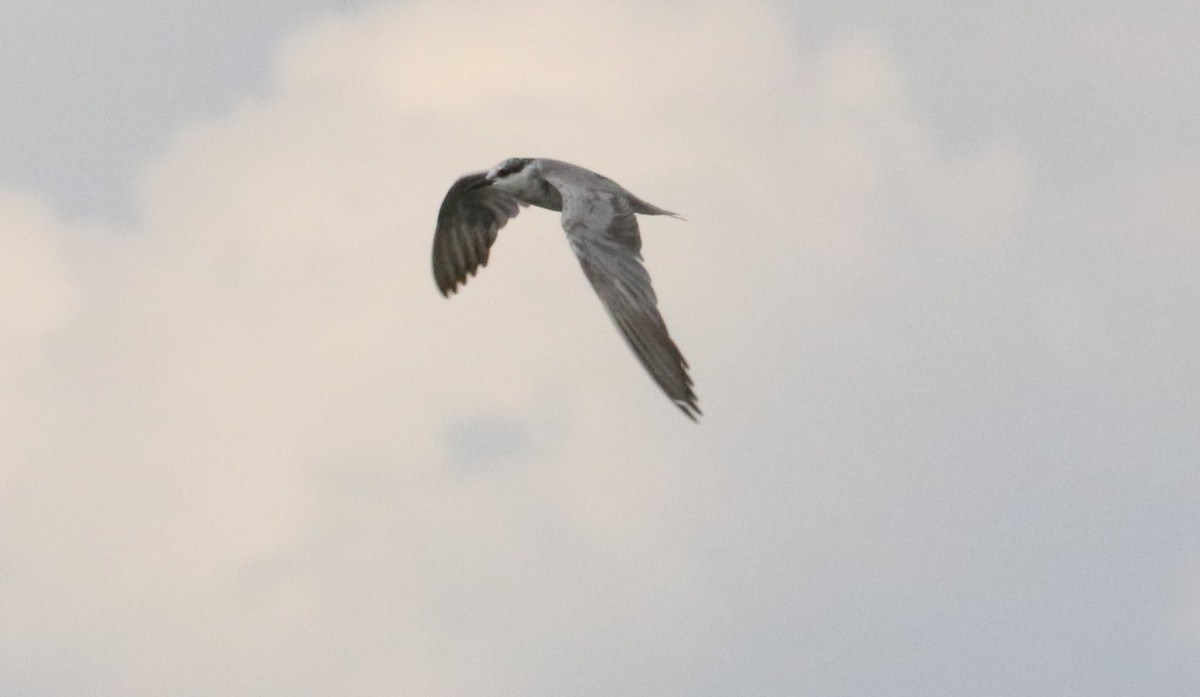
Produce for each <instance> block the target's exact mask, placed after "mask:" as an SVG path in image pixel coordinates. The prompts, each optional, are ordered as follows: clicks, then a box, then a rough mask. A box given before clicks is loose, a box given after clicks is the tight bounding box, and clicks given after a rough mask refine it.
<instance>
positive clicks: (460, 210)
mask: <svg viewBox="0 0 1200 697" xmlns="http://www.w3.org/2000/svg"><path fill="white" fill-rule="evenodd" d="M484 175H485V173H484V172H475V173H473V174H468V175H467V176H465V177H462V178H461V179H459V180H458V181H456V182H454V185H453V186H451V187H450V190H449V191H447V192H446V198H445V199H443V200H442V208H441V210H439V211H438V220H437V231H436V232H435V233H434V235H433V280H434V281H436V282H437V287H438V290H440V291H441V292H442V295H445V296H449V295H450V294H451V293H453V292H454V291H455V290H457V289H458V286H459V284H461V283H466V282H467V277H469V276H472V275H474V274H475V271H476V270H477V269H478V268H479V267H480V266H487V261H488V250H490V249H491V246H492V243H493V242H495V241H496V232H497V231H499V230H500V228H502V227H504V224H505V223H507V222H508V220H509V219H510V218H513V217H515V216H516V215H517V213H519V212H520V210H521V206H523V205H525V204H523V203H521V202H520V201H518V200H517V199H516V198H514V197H513V196H512V195H510V194H506V193H505V192H503V191H500V190H499V189H495V188H493V187H491V186H479V184H480V183H481V182H482V181H483V180H484Z"/></svg>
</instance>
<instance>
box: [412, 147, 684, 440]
mask: <svg viewBox="0 0 1200 697" xmlns="http://www.w3.org/2000/svg"><path fill="white" fill-rule="evenodd" d="M527 205H533V206H538V207H540V208H547V209H549V210H552V211H561V212H562V227H563V230H564V231H565V232H566V233H567V241H568V242H569V243H570V245H571V249H572V250H573V251H574V252H575V256H577V257H578V258H579V263H580V265H581V266H582V267H583V273H584V275H585V276H587V279H588V280H589V281H591V284H592V288H593V289H595V291H596V294H597V295H599V296H600V301H601V302H602V303H603V304H604V308H605V309H606V310H607V311H608V314H609V317H611V318H612V321H613V323H615V324H616V325H617V328H618V329H620V330H621V335H622V336H624V337H625V341H626V342H627V343H628V344H629V347H630V348H631V349H633V352H634V354H636V355H637V357H638V359H639V360H640V361H641V362H642V365H643V366H645V368H646V371H647V372H649V373H650V377H652V378H654V382H656V383H657V384H658V386H659V387H660V388H662V391H663V392H665V393H666V394H667V396H668V397H670V399H671V401H672V402H674V404H675V405H676V406H677V407H679V409H680V410H681V411H683V413H684V414H686V415H687V416H688V418H690V419H691V420H693V421H695V420H696V417H697V416H698V415H699V414H700V407H699V406H698V405H697V400H696V393H695V392H693V391H692V379H691V377H690V376H689V375H688V364H687V361H686V360H684V358H683V354H681V353H680V352H679V347H677V346H676V345H675V342H674V341H672V340H671V336H670V334H668V333H667V325H666V323H665V322H663V318H662V315H661V314H659V312H658V307H657V305H658V299H657V297H656V296H655V294H654V289H653V288H651V287H650V275H649V274H648V273H646V269H645V267H644V266H642V254H641V249H642V238H641V235H639V233H638V224H637V217H636V214H638V213H641V214H643V215H669V216H671V217H674V218H679V217H680V216H679V215H677V214H675V213H672V212H671V211H668V210H666V209H663V208H659V207H658V206H655V205H652V204H649V203H647V202H645V201H643V200H642V199H640V198H638V197H637V196H634V195H633V194H632V193H630V192H629V191H627V190H626V189H625V188H624V187H622V186H621V185H620V184H617V183H616V182H614V181H613V180H611V179H609V178H608V177H605V176H602V175H600V174H597V173H595V172H593V171H591V170H587V169H584V168H583V167H579V166H577V165H573V164H570V163H568V162H561V161H559V160H550V159H546V158H529V157H511V158H509V159H507V160H505V161H503V162H501V163H500V164H498V165H496V166H495V167H493V168H492V169H491V170H488V171H486V172H473V173H471V174H468V175H466V176H464V177H461V178H460V179H459V180H458V181H456V182H454V184H453V186H451V187H450V191H448V192H447V193H446V198H445V199H444V200H443V201H442V207H441V209H440V210H439V211H438V219H437V230H436V232H435V233H434V236H433V278H434V280H435V281H436V282H437V287H438V290H440V291H441V292H442V295H443V296H446V297H449V296H450V295H451V294H452V293H454V292H455V291H457V290H458V287H459V285H460V284H464V283H466V282H467V278H468V277H470V276H474V275H475V273H476V272H477V271H478V269H479V267H481V266H486V265H487V262H488V252H489V251H490V250H491V246H492V243H493V242H495V241H496V233H497V232H498V231H499V230H500V228H502V227H504V225H505V224H506V223H507V222H508V221H509V220H510V219H512V218H514V217H516V215H517V213H518V212H520V210H521V207H522V206H527Z"/></svg>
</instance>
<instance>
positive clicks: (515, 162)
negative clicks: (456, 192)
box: [479, 157, 534, 192]
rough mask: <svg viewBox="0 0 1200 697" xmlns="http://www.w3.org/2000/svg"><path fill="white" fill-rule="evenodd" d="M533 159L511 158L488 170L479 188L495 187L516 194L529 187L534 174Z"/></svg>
mask: <svg viewBox="0 0 1200 697" xmlns="http://www.w3.org/2000/svg"><path fill="white" fill-rule="evenodd" d="M532 162H533V158H531V157H510V158H508V159H507V160H505V161H504V162H501V163H500V164H498V165H496V166H495V167H493V168H491V169H490V170H488V173H487V174H486V175H484V178H483V179H482V180H481V181H480V182H479V186H495V187H496V188H498V189H503V190H505V191H509V192H515V191H518V190H520V189H523V188H525V187H526V186H527V182H528V179H529V176H530V175H531V174H532V173H533V169H534V168H533V167H531V166H530V164H531V163H532Z"/></svg>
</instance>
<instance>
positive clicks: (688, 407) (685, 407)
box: [675, 397, 703, 424]
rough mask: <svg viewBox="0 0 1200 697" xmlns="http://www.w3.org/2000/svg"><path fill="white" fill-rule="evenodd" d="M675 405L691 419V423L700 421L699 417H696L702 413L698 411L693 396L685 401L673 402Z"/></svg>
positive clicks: (698, 408)
mask: <svg viewBox="0 0 1200 697" xmlns="http://www.w3.org/2000/svg"><path fill="white" fill-rule="evenodd" d="M675 406H677V407H679V411H682V412H683V413H684V415H685V416H687V417H688V418H689V419H691V420H692V423H697V424H698V423H700V419H699V418H697V417H699V416H701V415H703V412H702V411H700V407H699V406H698V405H697V404H696V401H695V397H693V398H692V399H691V400H689V401H687V402H683V401H679V402H675Z"/></svg>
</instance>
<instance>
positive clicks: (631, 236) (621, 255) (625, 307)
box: [563, 187, 700, 421]
mask: <svg viewBox="0 0 1200 697" xmlns="http://www.w3.org/2000/svg"><path fill="white" fill-rule="evenodd" d="M564 188H566V189H567V190H565V191H563V229H564V230H566V233H567V239H568V240H569V241H570V243H571V249H572V250H574V252H575V255H576V256H577V257H579V263H580V265H581V266H583V273H584V274H585V275H586V276H587V278H588V280H589V281H591V283H592V287H593V288H594V289H595V290H596V294H597V295H599V296H600V300H601V302H603V303H604V308H605V309H606V310H608V314H609V316H610V317H612V320H613V322H614V323H615V324H616V325H617V328H618V329H620V330H621V334H622V335H623V336H624V337H625V341H626V342H627V343H628V344H629V347H630V348H631V349H633V352H634V353H635V354H636V355H637V357H638V359H639V360H640V361H641V362H642V365H643V366H645V367H646V370H647V371H648V372H649V373H650V377H652V378H654V382H656V383H658V386H659V387H660V388H662V391H663V392H665V393H666V394H667V396H668V397H670V398H671V401H672V402H674V403H675V405H676V406H677V407H679V409H680V410H681V411H683V413H684V414H686V415H687V416H688V418H690V419H692V420H693V421H695V420H696V416H697V415H699V414H700V407H699V406H698V405H697V400H696V393H695V392H694V391H693V390H692V379H691V377H690V376H689V375H688V372H687V368H688V364H687V361H686V360H684V358H683V354H682V353H680V351H679V347H677V346H676V345H675V342H674V341H672V340H671V335H670V334H669V333H668V332H667V325H666V323H665V322H663V318H662V315H661V314H659V312H658V298H657V296H655V294H654V289H653V288H652V287H651V286H650V274H648V273H647V272H646V268H645V267H644V266H643V265H642V254H641V249H642V238H641V235H640V234H639V233H638V225H637V217H636V216H635V215H634V212H633V208H632V204H631V202H630V201H629V199H627V198H626V197H625V196H623V195H621V194H619V193H616V192H603V191H601V192H597V191H586V190H585V191H580V190H575V191H571V190H570V189H569V188H567V187H564Z"/></svg>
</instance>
